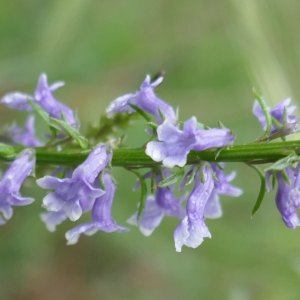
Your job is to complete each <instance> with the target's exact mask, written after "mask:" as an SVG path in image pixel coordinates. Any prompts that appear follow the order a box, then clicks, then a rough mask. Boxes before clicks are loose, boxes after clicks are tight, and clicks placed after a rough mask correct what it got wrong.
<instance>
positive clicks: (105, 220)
mask: <svg viewBox="0 0 300 300" xmlns="http://www.w3.org/2000/svg"><path fill="white" fill-rule="evenodd" d="M102 179H103V184H104V187H105V194H103V195H102V196H100V197H98V198H97V199H96V200H95V203H94V206H93V208H92V222H91V223H84V224H81V225H78V226H76V227H75V228H73V229H71V230H69V231H68V232H67V233H66V239H67V241H68V242H67V244H68V245H73V244H76V243H77V241H78V239H79V237H80V235H81V234H82V233H83V234H85V235H92V234H94V233H96V232H97V231H98V230H101V231H105V232H114V231H117V232H125V231H128V230H129V229H128V228H125V227H123V226H120V225H118V224H116V223H115V221H114V220H113V218H112V215H111V208H112V204H113V199H114V195H115V190H116V186H115V183H114V181H113V179H112V178H111V175H110V174H108V173H106V172H104V173H103V175H102Z"/></svg>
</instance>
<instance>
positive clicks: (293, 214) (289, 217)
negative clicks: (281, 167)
mask: <svg viewBox="0 0 300 300" xmlns="http://www.w3.org/2000/svg"><path fill="white" fill-rule="evenodd" d="M285 171H286V173H287V175H288V177H289V179H290V181H291V184H287V183H286V182H285V180H284V178H283V176H282V173H281V172H277V181H278V190H277V194H276V205H277V208H278V210H279V212H280V213H281V216H282V220H283V222H284V223H285V225H286V226H287V227H289V228H293V229H295V228H296V227H297V226H300V219H299V217H298V214H297V209H298V208H299V207H300V175H299V173H298V174H295V171H294V169H292V168H286V169H285Z"/></svg>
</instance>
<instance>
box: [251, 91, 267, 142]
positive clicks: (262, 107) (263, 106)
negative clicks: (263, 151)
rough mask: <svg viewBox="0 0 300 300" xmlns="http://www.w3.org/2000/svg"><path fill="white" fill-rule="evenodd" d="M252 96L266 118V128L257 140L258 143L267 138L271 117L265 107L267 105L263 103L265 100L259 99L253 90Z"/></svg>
mask: <svg viewBox="0 0 300 300" xmlns="http://www.w3.org/2000/svg"><path fill="white" fill-rule="evenodd" d="M253 95H254V98H255V99H256V100H257V101H258V103H259V105H260V107H261V109H262V111H263V113H264V116H265V118H266V123H267V128H266V130H265V132H264V134H263V135H262V136H261V137H260V138H259V139H258V140H259V141H260V140H262V139H265V138H266V137H268V136H269V135H270V133H271V130H272V116H271V114H270V112H269V108H268V106H267V103H266V102H265V100H264V99H263V98H261V97H260V96H259V95H258V94H257V93H256V92H255V90H254V89H253Z"/></svg>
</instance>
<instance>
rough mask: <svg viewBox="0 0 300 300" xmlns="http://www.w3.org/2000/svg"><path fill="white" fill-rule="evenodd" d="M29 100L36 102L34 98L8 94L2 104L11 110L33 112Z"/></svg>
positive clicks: (18, 93)
mask: <svg viewBox="0 0 300 300" xmlns="http://www.w3.org/2000/svg"><path fill="white" fill-rule="evenodd" d="M28 99H30V100H32V101H33V100H34V99H33V97H32V96H30V95H27V94H24V93H20V92H14V93H10V94H6V95H5V96H4V97H3V98H2V99H1V103H2V104H4V105H6V106H7V107H9V108H11V109H17V110H23V111H33V108H32V106H31V105H30V104H29V102H28Z"/></svg>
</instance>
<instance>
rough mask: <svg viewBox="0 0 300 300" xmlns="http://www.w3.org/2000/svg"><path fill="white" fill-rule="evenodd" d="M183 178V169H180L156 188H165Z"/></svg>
mask: <svg viewBox="0 0 300 300" xmlns="http://www.w3.org/2000/svg"><path fill="white" fill-rule="evenodd" d="M183 176H184V168H180V169H179V170H178V171H176V172H174V173H172V174H171V175H170V176H168V177H166V178H165V179H163V180H162V181H161V182H160V183H159V184H158V187H167V186H170V185H172V184H175V183H176V182H178V181H179V180H180V179H181V178H182V177H183Z"/></svg>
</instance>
